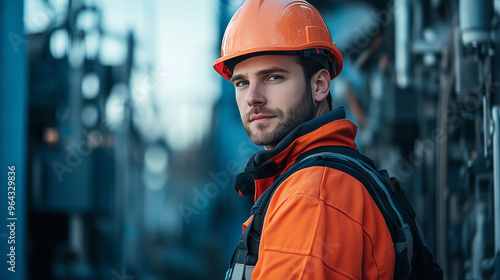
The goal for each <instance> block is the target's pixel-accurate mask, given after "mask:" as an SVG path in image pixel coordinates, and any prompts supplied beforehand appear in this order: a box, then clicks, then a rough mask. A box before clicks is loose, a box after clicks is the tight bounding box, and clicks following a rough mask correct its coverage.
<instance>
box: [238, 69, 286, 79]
mask: <svg viewBox="0 0 500 280" xmlns="http://www.w3.org/2000/svg"><path fill="white" fill-rule="evenodd" d="M271 73H290V71H288V70H286V69H283V68H280V67H272V68H269V69H264V70H260V71H257V73H255V75H257V76H264V75H267V74H271ZM243 78H245V75H234V76H232V77H231V82H234V81H236V80H239V79H243Z"/></svg>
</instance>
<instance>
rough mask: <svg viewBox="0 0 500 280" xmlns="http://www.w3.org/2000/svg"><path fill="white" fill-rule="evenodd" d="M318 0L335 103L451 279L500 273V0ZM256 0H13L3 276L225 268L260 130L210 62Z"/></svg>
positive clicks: (117, 276) (205, 272) (5, 9)
mask: <svg viewBox="0 0 500 280" xmlns="http://www.w3.org/2000/svg"><path fill="white" fill-rule="evenodd" d="M310 2H311V3H312V4H313V5H315V6H316V7H317V8H318V10H320V12H321V13H322V14H323V16H324V17H325V19H326V21H327V24H328V26H329V28H330V31H331V33H332V36H333V40H334V42H336V43H337V45H338V46H339V47H340V49H341V50H342V52H343V54H344V59H345V66H344V70H343V72H342V74H341V75H340V76H339V77H338V78H336V79H335V80H334V81H333V90H332V94H333V100H334V105H335V107H338V106H344V107H345V108H346V110H347V112H348V117H349V118H350V119H352V120H353V121H354V122H355V123H356V124H357V125H358V128H359V130H358V138H357V145H358V147H359V149H360V151H362V152H363V153H365V154H366V155H368V156H369V157H371V158H372V159H374V161H375V162H376V163H377V165H378V167H379V168H385V169H388V170H389V172H390V173H391V174H392V175H394V176H396V177H397V178H398V179H399V180H400V182H401V183H402V185H403V187H404V189H405V190H406V194H407V196H408V198H409V199H410V200H411V202H412V204H413V207H414V208H415V211H416V214H417V219H418V220H419V222H420V224H421V225H422V229H423V232H424V234H425V236H426V239H427V242H428V244H429V247H430V248H431V250H432V251H433V253H434V255H435V257H436V259H437V260H438V262H439V263H440V265H441V267H442V268H443V270H444V273H445V278H446V279H500V254H499V252H500V222H499V221H500V209H499V208H500V200H499V190H500V181H499V178H500V177H499V176H500V137H499V136H500V115H499V110H498V104H500V99H499V93H498V92H497V91H496V89H497V87H498V86H499V85H500V71H499V70H500V68H497V67H498V65H500V64H499V63H496V62H500V59H499V56H498V54H499V53H500V50H499V46H498V45H499V44H498V43H499V35H500V26H499V23H500V21H499V19H500V1H497V0H481V1H477V0H413V1H410V0H394V1H392V0H391V1H389V0H376V1H374V0H371V1H368V0H366V1H352V0H351V1H347V0H345V1H342V0H311V1H310ZM242 3H243V1H242V0H210V1H208V0H191V1H172V0H165V1H160V0H144V1H131V0H124V1H117V0H105V1H90V0H89V1H85V0H26V1H1V2H0V35H1V38H2V40H1V42H0V62H1V63H0V64H1V65H0V89H1V90H0V94H1V97H0V114H1V118H0V135H1V137H0V161H1V172H0V176H1V180H0V181H1V182H2V186H3V187H1V188H0V207H1V209H0V276H1V277H0V278H1V279H15V280H18V279H19V280H20V279H23V280H24V279H36V280H38V279H58V280H59V279H82V280H84V279H103V280H123V279H129V280H132V279H138V280H139V279H140V280H156V279H223V277H224V274H225V271H226V269H227V266H228V262H229V259H230V257H231V254H232V252H233V249H234V246H235V245H236V242H237V240H238V238H239V236H240V234H241V223H242V222H244V221H245V220H246V219H247V218H248V215H249V211H250V207H251V206H252V204H253V201H252V198H248V197H240V196H238V195H237V193H236V192H235V191H234V189H233V183H234V178H235V175H236V174H237V173H239V172H241V171H242V170H243V167H244V165H245V164H246V162H247V160H248V158H249V157H250V156H251V155H252V154H253V153H255V152H256V151H258V150H259V149H260V147H256V146H254V145H253V144H252V143H251V142H250V141H249V140H248V139H247V135H246V133H245V131H244V130H243V128H242V126H241V122H240V118H239V113H238V111H237V108H236V104H235V101H234V93H233V86H232V85H231V83H229V82H227V81H225V80H223V79H222V78H221V77H220V76H218V75H217V74H216V73H215V71H214V70H213V69H212V63H213V61H214V60H215V59H216V58H218V56H219V54H220V42H221V38H222V35H223V31H224V29H225V27H226V25H227V23H228V21H229V19H230V18H231V16H232V14H233V13H234V12H235V11H236V10H237V9H238V8H239V7H240V6H241V4H242ZM9 166H15V186H16V188H15V194H8V189H7V183H6V182H7V181H8V179H7V178H8V176H10V175H8V172H9V170H8V168H7V167H9ZM9 191H12V189H10V190H9ZM9 196H10V197H15V198H11V199H10V200H9V198H8V197H9ZM9 201H14V203H15V204H14V203H13V202H10V206H15V207H12V208H10V209H9V208H8V206H9V203H8V202H9ZM13 217H14V218H16V220H14V221H15V228H14V229H13V228H12V227H9V226H8V225H10V223H11V222H12V221H13V220H12V219H10V220H9V219H8V218H13ZM13 240H14V241H15V243H12V241H13ZM12 245H15V250H14V253H15V257H14V259H15V264H14V265H15V272H11V271H8V270H7V269H8V268H9V267H12V265H13V264H12V262H10V263H9V262H8V261H12V248H11V246H12Z"/></svg>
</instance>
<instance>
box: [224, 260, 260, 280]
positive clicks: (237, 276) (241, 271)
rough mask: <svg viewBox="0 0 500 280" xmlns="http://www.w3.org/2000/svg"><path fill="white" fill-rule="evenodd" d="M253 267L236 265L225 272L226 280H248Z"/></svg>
mask: <svg viewBox="0 0 500 280" xmlns="http://www.w3.org/2000/svg"><path fill="white" fill-rule="evenodd" d="M254 268H255V266H253V265H244V264H242V263H237V264H235V265H234V267H233V268H230V269H229V270H228V271H227V272H226V280H250V279H252V272H253V270H254Z"/></svg>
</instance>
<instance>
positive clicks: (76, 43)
mask: <svg viewBox="0 0 500 280" xmlns="http://www.w3.org/2000/svg"><path fill="white" fill-rule="evenodd" d="M70 43H71V44H70V48H69V57H68V60H69V65H70V66H71V67H72V68H73V69H77V68H80V67H81V66H82V64H83V60H84V59H85V46H84V45H83V42H82V41H81V40H79V39H73V41H70Z"/></svg>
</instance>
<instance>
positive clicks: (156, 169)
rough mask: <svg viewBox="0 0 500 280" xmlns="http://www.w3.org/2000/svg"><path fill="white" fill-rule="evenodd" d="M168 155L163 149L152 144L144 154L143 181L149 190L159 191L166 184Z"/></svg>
mask: <svg viewBox="0 0 500 280" xmlns="http://www.w3.org/2000/svg"><path fill="white" fill-rule="evenodd" d="M167 164H168V155H167V151H166V150H165V148H164V147H162V146H160V145H157V144H153V145H150V146H149V147H148V148H146V151H145V152H144V167H145V170H144V173H143V180H144V184H145V185H146V188H148V189H149V190H159V189H161V188H162V187H163V186H164V185H165V183H166V182H167V170H166V169H167Z"/></svg>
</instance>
